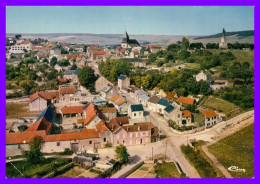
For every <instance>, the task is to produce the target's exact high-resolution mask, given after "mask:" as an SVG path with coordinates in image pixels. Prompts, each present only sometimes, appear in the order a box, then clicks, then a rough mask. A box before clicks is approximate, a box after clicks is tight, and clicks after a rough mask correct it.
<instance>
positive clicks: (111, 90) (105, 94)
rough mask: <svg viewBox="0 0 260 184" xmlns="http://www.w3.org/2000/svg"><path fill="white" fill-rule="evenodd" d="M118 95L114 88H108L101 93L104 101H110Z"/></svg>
mask: <svg viewBox="0 0 260 184" xmlns="http://www.w3.org/2000/svg"><path fill="white" fill-rule="evenodd" d="M115 94H116V91H115V89H114V88H113V87H112V86H106V87H104V88H103V89H102V90H101V91H100V95H101V97H102V98H104V99H109V98H111V97H112V96H114V95H115Z"/></svg>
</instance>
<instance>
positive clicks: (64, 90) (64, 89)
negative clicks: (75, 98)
mask: <svg viewBox="0 0 260 184" xmlns="http://www.w3.org/2000/svg"><path fill="white" fill-rule="evenodd" d="M59 91H60V94H74V93H75V88H74V87H61V88H60V89H59Z"/></svg>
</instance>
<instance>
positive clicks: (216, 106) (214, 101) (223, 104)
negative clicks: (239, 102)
mask: <svg viewBox="0 0 260 184" xmlns="http://www.w3.org/2000/svg"><path fill="white" fill-rule="evenodd" d="M202 107H204V108H207V109H213V110H217V111H219V112H223V113H225V114H227V113H228V112H230V111H232V110H235V109H239V107H238V106H236V105H235V104H233V103H230V102H228V101H226V100H223V99H220V98H216V97H213V96H209V97H208V99H206V101H205V102H204V103H203V104H202Z"/></svg>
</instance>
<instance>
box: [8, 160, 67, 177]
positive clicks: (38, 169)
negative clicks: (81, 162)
mask: <svg viewBox="0 0 260 184" xmlns="http://www.w3.org/2000/svg"><path fill="white" fill-rule="evenodd" d="M54 162H55V165H56V166H57V167H62V166H64V165H66V164H67V163H69V162H71V159H64V158H63V159H61V158H58V159H56V158H49V159H46V160H44V161H43V162H42V163H39V164H34V165H32V164H30V163H28V162H26V161H17V162H12V164H13V165H14V166H15V167H16V168H17V169H18V170H19V171H20V172H21V173H23V174H20V173H19V171H17V170H16V169H15V168H14V166H13V165H12V164H11V163H6V177H7V178H42V177H43V176H45V175H47V174H48V173H51V172H52V171H53V169H52V163H54Z"/></svg>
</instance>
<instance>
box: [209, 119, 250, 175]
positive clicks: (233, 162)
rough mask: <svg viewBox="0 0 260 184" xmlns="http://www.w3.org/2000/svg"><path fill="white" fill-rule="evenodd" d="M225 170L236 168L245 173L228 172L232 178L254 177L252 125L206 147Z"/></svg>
mask: <svg viewBox="0 0 260 184" xmlns="http://www.w3.org/2000/svg"><path fill="white" fill-rule="evenodd" d="M208 149H209V151H210V152H211V153H212V154H214V155H215V156H216V157H217V159H218V160H219V161H220V162H221V163H222V164H223V166H224V167H225V168H229V167H230V166H237V167H238V168H240V169H245V170H246V172H232V171H229V172H230V174H231V175H232V177H234V178H253V177H254V125H253V124H252V125H249V126H248V127H246V128H244V129H242V130H240V131H238V132H236V133H234V134H232V135H230V136H228V137H226V138H224V139H222V140H220V141H219V142H217V143H215V144H213V145H211V146H209V147H208Z"/></svg>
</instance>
